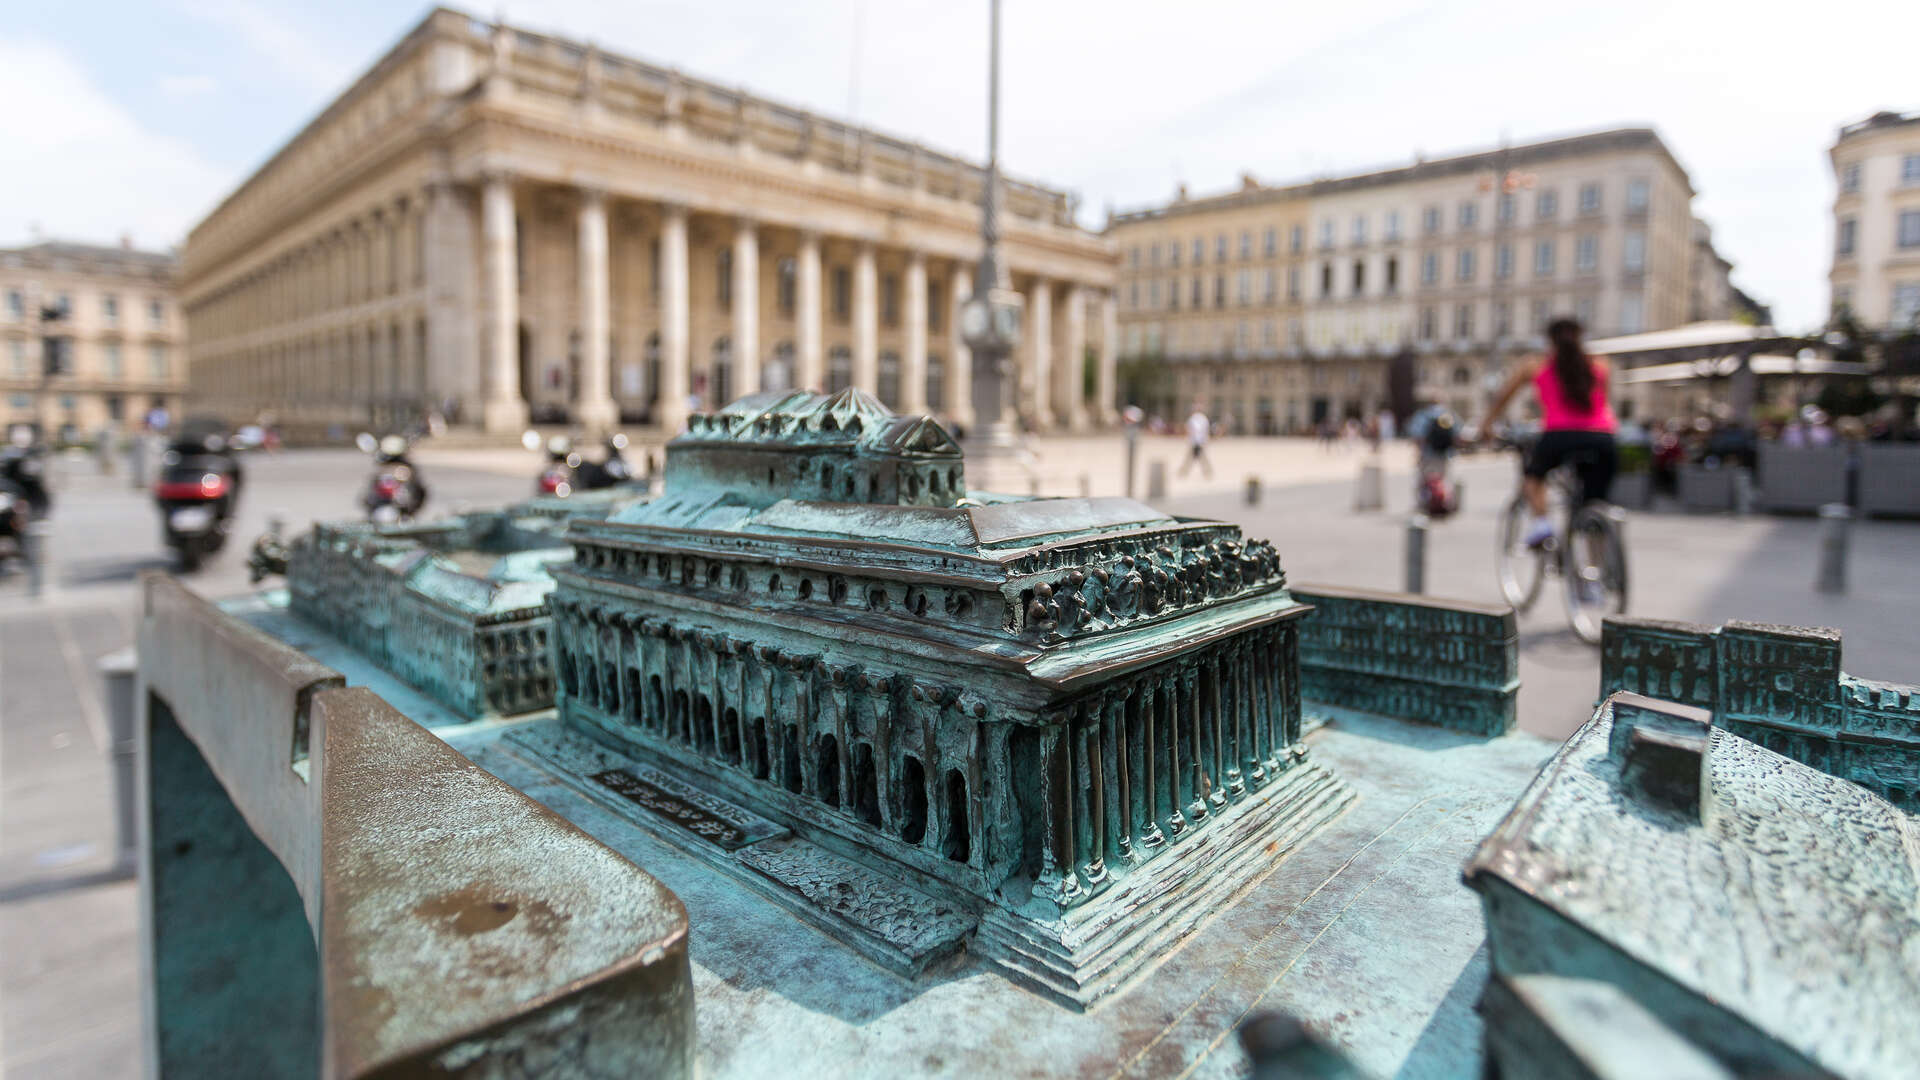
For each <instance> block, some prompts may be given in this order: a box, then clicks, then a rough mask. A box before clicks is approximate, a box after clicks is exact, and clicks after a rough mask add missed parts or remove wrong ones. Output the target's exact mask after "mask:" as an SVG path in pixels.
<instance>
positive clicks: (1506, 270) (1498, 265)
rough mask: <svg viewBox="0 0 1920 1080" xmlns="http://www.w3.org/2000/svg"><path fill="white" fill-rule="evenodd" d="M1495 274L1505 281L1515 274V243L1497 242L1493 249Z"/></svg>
mask: <svg viewBox="0 0 1920 1080" xmlns="http://www.w3.org/2000/svg"><path fill="white" fill-rule="evenodd" d="M1493 276H1494V277H1496V278H1498V279H1500V280H1501V281H1505V280H1507V279H1508V278H1510V277H1512V276H1513V245H1512V244H1506V243H1502V244H1497V245H1495V246H1494V249H1493Z"/></svg>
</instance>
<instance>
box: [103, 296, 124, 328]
mask: <svg viewBox="0 0 1920 1080" xmlns="http://www.w3.org/2000/svg"><path fill="white" fill-rule="evenodd" d="M100 318H101V319H102V320H103V321H104V322H105V323H106V324H107V325H108V326H118V325H120V298H119V297H117V296H114V295H111V294H109V295H106V296H103V297H101V298H100Z"/></svg>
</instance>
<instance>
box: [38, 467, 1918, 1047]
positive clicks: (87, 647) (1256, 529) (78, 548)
mask: <svg viewBox="0 0 1920 1080" xmlns="http://www.w3.org/2000/svg"><path fill="white" fill-rule="evenodd" d="M1123 445H1124V444H1123V443H1122V441H1121V439H1120V438H1119V437H1118V436H1115V435H1103V436H1094V437H1086V438H1075V439H1050V440H1046V441H1044V442H1041V443H1040V444H1038V445H1037V447H1036V449H1037V451H1038V454H1037V461H1036V472H1037V474H1038V475H1039V477H1040V479H1041V487H1042V490H1043V491H1045V492H1046V493H1048V494H1063V495H1068V494H1078V493H1079V491H1080V485H1081V479H1080V478H1081V477H1082V476H1085V477H1086V480H1087V484H1088V487H1089V488H1090V490H1091V491H1092V492H1093V493H1094V494H1118V493H1120V491H1121V490H1122V487H1123V483H1124V476H1123V474H1122V462H1123V460H1124V456H1123V452H1122V451H1123ZM1141 451H1142V452H1141V454H1140V462H1141V464H1140V487H1139V492H1140V493H1141V494H1144V492H1145V479H1144V478H1145V472H1146V463H1147V462H1149V461H1153V460H1161V461H1164V462H1166V464H1167V469H1168V474H1169V484H1170V487H1171V496H1170V498H1168V499H1166V500H1162V501H1161V505H1162V507H1163V508H1164V509H1167V510H1169V511H1170V512H1173V513H1177V514H1183V515H1195V516H1210V517H1222V518H1227V519H1229V520H1233V521H1236V522H1240V523H1242V524H1243V525H1244V526H1245V527H1246V529H1247V532H1248V535H1250V536H1256V537H1267V538H1270V539H1272V540H1273V541H1274V543H1275V546H1276V547H1277V548H1278V549H1279V551H1280V554H1281V558H1282V562H1283V565H1285V567H1286V568H1287V572H1288V574H1289V577H1290V578H1291V579H1292V580H1293V581H1296V582H1301V583H1307V582H1320V583H1329V584H1343V585H1361V586H1372V587H1376V588H1390V589H1392V588H1399V587H1400V584H1401V573H1402V549H1401V543H1402V541H1403V536H1404V521H1405V514H1406V512H1407V509H1408V507H1409V505H1410V501H1411V492H1410V477H1411V453H1410V451H1409V450H1408V449H1407V448H1406V447H1404V446H1403V447H1397V448H1390V449H1389V451H1388V452H1387V453H1386V454H1385V455H1384V461H1385V463H1386V466H1387V475H1388V480H1387V485H1386V495H1387V502H1388V509H1387V511H1386V512H1384V513H1370V514H1357V513H1354V512H1353V511H1352V509H1351V502H1352V496H1353V478H1354V475H1355V473H1356V471H1357V470H1358V468H1359V466H1360V463H1361V461H1362V460H1364V457H1365V455H1364V453H1363V452H1360V451H1357V450H1344V449H1343V450H1336V451H1334V452H1331V453H1329V452H1325V451H1322V450H1321V449H1319V448H1318V447H1317V446H1316V445H1315V444H1313V443H1312V442H1310V441H1307V440H1257V439H1222V440H1218V441H1216V442H1215V443H1214V445H1213V447H1212V448H1211V451H1210V456H1211V458H1212V459H1213V465H1214V473H1213V476H1212V477H1211V479H1207V478H1204V477H1203V476H1202V475H1201V474H1200V473H1198V472H1197V471H1196V472H1195V473H1194V474H1193V475H1192V476H1190V477H1188V478H1187V479H1186V480H1184V481H1183V480H1181V479H1178V478H1176V477H1175V476H1174V475H1173V474H1174V471H1175V470H1176V469H1177V468H1178V466H1179V464H1180V462H1181V461H1182V460H1183V457H1184V455H1185V453H1186V450H1185V446H1184V444H1183V443H1182V442H1181V441H1180V440H1178V439H1174V438H1153V437H1143V438H1142V440H1141ZM539 460H540V459H539V457H538V455H535V454H531V453H528V452H526V451H523V450H504V449H503V450H485V449H476V450H459V451H455V450H446V451H433V450H427V451H424V452H423V453H421V455H420V461H421V464H422V468H423V471H424V472H425V474H426V479H427V482H428V484H429V485H431V487H432V500H433V503H432V509H434V510H436V511H451V510H453V509H455V508H456V507H457V505H458V504H459V503H461V502H468V503H471V504H474V505H484V504H494V503H499V502H504V501H507V500H510V499H513V498H517V497H520V496H522V495H524V494H526V493H528V492H529V491H530V489H531V486H532V482H533V475H534V473H535V471H536V469H537V467H538V465H539ZM1250 473H1251V474H1255V475H1258V476H1259V477H1260V478H1261V479H1262V481H1263V484H1264V486H1265V496H1264V498H1263V500H1262V502H1261V504H1260V505H1259V506H1258V507H1255V508H1251V509H1250V508H1248V507H1246V506H1244V505H1243V503H1242V501H1241V494H1240V493H1241V491H1242V487H1243V484H1244V481H1245V477H1246V476H1247V475H1248V474H1250ZM1459 473H1460V475H1462V476H1464V477H1465V479H1466V481H1467V487H1468V491H1467V505H1466V509H1465V511H1464V512H1463V513H1462V514H1461V515H1459V516H1458V517H1457V518H1455V519H1454V520H1451V521H1448V522H1445V523H1441V524H1437V525H1435V526H1434V528H1433V529H1432V531H1431V533H1430V534H1429V539H1428V548H1429V553H1430V554H1429V565H1428V571H1427V576H1428V581H1429V585H1430V589H1429V591H1430V592H1432V593H1434V594H1435V595H1439V596H1458V597H1463V598H1468V599H1478V600H1497V599H1498V590H1497V588H1496V586H1495V585H1494V581H1493V569H1492V567H1493V539H1492V538H1493V526H1494V517H1495V513H1496V511H1497V509H1498V507H1499V505H1500V504H1501V503H1502V502H1504V500H1505V499H1506V497H1507V495H1508V494H1509V493H1510V491H1511V490H1512V487H1513V482H1514V481H1513V477H1514V468H1513V464H1512V462H1511V460H1510V459H1506V458H1492V457H1488V458H1482V459H1474V460H1469V461H1467V462H1465V463H1464V464H1462V465H1461V466H1460V467H1459ZM58 474H59V477H60V484H61V486H60V487H59V489H58V495H57V498H58V499H59V503H58V506H57V508H56V511H55V516H54V524H53V529H54V531H53V537H52V543H51V545H50V547H51V549H52V551H53V552H54V561H55V568H54V572H53V574H52V579H53V588H52V590H51V591H50V593H49V595H48V596H46V597H44V598H42V599H41V600H38V601H34V600H29V599H28V598H27V596H26V594H25V582H24V580H23V578H22V576H21V575H19V574H17V573H16V574H11V575H4V576H0V957H3V958H4V962H0V1075H4V1076H6V1077H15V1076H18V1077H94V1076H124V1075H131V1074H134V1073H135V1072H137V1069H138V1060H139V1059H138V1051H139V1025H140V1020H139V997H138V992H137V985H138V984H137V977H138V976H137V972H138V964H137V960H136V956H137V953H136V931H135V926H136V922H135V917H134V903H135V896H134V887H133V884H132V882H131V881H130V880H127V879H125V878H124V877H116V876H114V874H113V872H112V863H113V850H112V849H113V844H114V837H113V821H112V817H111V803H110V794H109V778H108V771H107V770H108V763H107V754H106V735H105V725H104V718H103V717H102V715H101V707H100V705H99V682H98V679H97V676H96V675H95V674H94V665H95V663H96V662H97V661H98V659H99V658H100V657H101V656H103V655H105V654H106V653H109V652H112V651H114V650H116V649H119V648H121V647H123V646H124V645H126V644H127V643H128V642H129V641H130V640H131V639H132V623H133V614H134V613H133V603H134V589H133V581H134V576H135V575H136V574H137V573H138V572H139V571H140V570H142V569H145V568H148V567H164V566H166V559H165V552H164V550H163V549H162V548H161V547H160V540H159V526H158V521H157V518H156V516H155V512H154V510H153V508H152V506H151V505H150V503H149V502H148V501H147V498H146V496H145V494H144V493H143V492H138V491H134V490H132V489H131V486H130V484H129V481H128V479H127V478H126V476H125V475H124V472H123V473H122V474H121V475H118V476H115V477H101V476H98V475H97V474H96V472H95V471H94V469H93V467H92V465H91V464H90V463H89V462H87V461H86V460H85V459H80V460H77V461H73V460H69V461H63V462H62V463H61V465H60V467H59V469H58ZM365 474H366V461H365V459H364V457H363V456H362V455H360V454H358V453H356V452H353V451H348V450H310V451H298V452H288V453H285V454H281V455H277V456H263V457H256V458H254V459H252V460H251V461H250V463H249V476H248V489H247V492H246V495H245V496H244V498H243V506H242V510H241V523H240V526H239V528H238V529H237V530H236V533H235V541H234V544H233V546H232V547H230V548H229V549H228V550H227V551H226V552H223V553H222V554H221V555H220V556H219V557H218V558H217V559H216V560H215V561H214V562H213V563H212V564H211V565H210V566H208V567H207V568H206V569H205V570H204V571H202V572H201V573H200V574H198V575H196V576H195V578H194V580H193V584H194V587H195V588H196V589H199V590H201V591H202V592H204V593H206V594H207V595H209V596H214V597H221V596H228V595H232V594H235V593H238V592H241V591H244V590H245V589H246V588H247V584H246V573H245V568H244V562H245V549H246V546H247V544H249V543H250V542H251V540H252V538H253V537H254V536H255V535H257V534H258V532H259V531H261V530H262V529H264V527H265V524H266V520H267V518H268V516H269V515H270V514H273V513H276V512H278V513H282V514H284V516H285V517H286V518H287V519H288V523H289V527H290V528H291V529H293V530H295V531H297V530H298V529H300V528H303V527H304V525H305V523H306V522H308V521H310V520H312V519H313V518H316V517H334V516H344V515H351V514H353V513H354V512H355V509H356V507H355V505H354V498H355V495H356V494H357V492H358V487H359V484H360V483H361V482H363V480H364V478H365ZM1817 534H1818V525H1817V523H1815V522H1814V521H1812V520H1810V519H1790V518H1773V517H1754V518H1745V519H1740V518H1732V517H1686V516H1681V515H1676V514H1636V515H1634V516H1633V517H1632V519H1631V521H1630V523H1629V525H1628V539H1629V545H1630V550H1631V557H1632V563H1631V569H1632V574H1633V582H1632V589H1633V596H1632V601H1633V602H1632V609H1631V610H1633V611H1634V612H1635V613H1636V614H1643V615H1652V616H1659V617H1666V618H1684V619H1692V620H1696V621H1703V622H1720V621H1724V620H1725V619H1728V618H1746V619H1757V620H1763V621H1775V622H1798V623H1814V624H1821V625H1828V626H1837V627H1839V628H1841V629H1842V630H1843V631H1845V633H1846V666H1847V669H1848V670H1849V671H1851V672H1852V673H1854V674H1857V675H1863V676H1867V677H1870V678H1871V677H1880V678H1891V679H1906V680H1910V679H1912V678H1913V677H1914V676H1915V674H1916V672H1915V662H1914V660H1913V659H1912V658H1913V657H1914V656H1915V655H1916V654H1920V624H1916V621H1915V620H1914V618H1913V612H1914V611H1916V610H1920V559H1916V558H1915V555H1916V553H1917V552H1920V526H1917V525H1914V524H1912V523H1883V522H1863V523H1860V524H1859V525H1857V526H1856V528H1855V532H1854V537H1853V545H1854V553H1853V554H1854V558H1853V563H1852V573H1853V582H1854V589H1853V591H1852V592H1851V593H1849V594H1848V595H1846V596H1843V597H1829V596H1825V595H1822V594H1819V593H1816V592H1814V591H1813V588H1812V584H1813V577H1814V558H1815V553H1816V551H1815V545H1816V539H1817ZM1553 588H1554V587H1553V586H1551V585H1550V586H1549V587H1548V591H1547V592H1545V593H1544V594H1543V595H1542V597H1541V601H1540V603H1539V605H1538V606H1536V608H1535V609H1534V610H1533V611H1532V612H1530V613H1529V614H1527V615H1525V616H1523V617H1522V619H1521V622H1520V627H1521V675H1522V680H1523V683H1522V689H1521V698H1520V711H1521V716H1522V726H1523V727H1525V728H1527V729H1529V730H1533V731H1536V732H1539V733H1541V734H1546V735H1555V736H1564V735H1565V734H1567V733H1568V732H1570V731H1571V730H1572V729H1573V728H1574V727H1575V726H1576V725H1577V724H1578V723H1579V722H1580V721H1581V720H1582V719H1584V718H1585V716H1586V714H1587V709H1588V707H1589V706H1590V704H1591V702H1592V698H1593V695H1594V692H1595V689H1596V687H1597V682H1598V658H1597V655H1596V653H1595V651H1594V650H1593V649H1591V648H1589V647H1587V646H1585V645H1582V644H1581V643H1580V642H1578V641H1577V640H1576V639H1574V638H1573V636H1572V634H1571V633H1570V632H1568V631H1567V630H1566V623H1565V619H1564V616H1563V615H1562V614H1561V611H1560V608H1559V598H1558V596H1557V594H1556V593H1555V592H1553V591H1552V589H1553Z"/></svg>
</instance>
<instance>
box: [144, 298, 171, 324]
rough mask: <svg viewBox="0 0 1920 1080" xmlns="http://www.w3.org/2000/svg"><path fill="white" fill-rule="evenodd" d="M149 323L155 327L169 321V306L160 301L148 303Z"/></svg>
mask: <svg viewBox="0 0 1920 1080" xmlns="http://www.w3.org/2000/svg"><path fill="white" fill-rule="evenodd" d="M147 321H148V322H149V323H152V324H153V325H155V326H159V325H160V324H162V323H164V322H166V321H167V306H166V304H165V303H164V302H162V301H161V300H158V299H154V300H149V301H147Z"/></svg>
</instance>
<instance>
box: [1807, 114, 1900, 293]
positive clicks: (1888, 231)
mask: <svg viewBox="0 0 1920 1080" xmlns="http://www.w3.org/2000/svg"><path fill="white" fill-rule="evenodd" d="M1827 157H1828V160H1829V161H1830V162H1831V163H1832V165H1833V176H1834V182H1835V185H1836V187H1837V188H1838V193H1837V194H1836V195H1835V196H1834V200H1833V236H1834V242H1833V268H1832V269H1831V270H1830V271H1829V272H1828V275H1827V280H1828V283H1829V285H1830V287H1831V289H1832V302H1833V307H1834V309H1835V310H1839V309H1845V310H1847V311H1849V312H1851V313H1852V314H1853V316H1854V317H1855V318H1856V319H1858V320H1860V322H1861V323H1863V324H1864V325H1866V326H1869V327H1877V328H1888V329H1905V328H1907V327H1910V326H1913V325H1914V324H1915V320H1916V319H1920V112H1915V113H1907V114H1904V115H1902V114H1900V113H1894V112H1879V113H1875V114H1873V115H1872V116H1870V117H1868V118H1866V119H1865V120H1862V121H1860V122H1858V123H1854V124H1848V125H1847V126H1845V127H1843V128H1841V129H1840V136H1839V138H1838V139H1836V140H1834V144H1833V147H1832V149H1831V150H1829V151H1828V152H1827Z"/></svg>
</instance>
